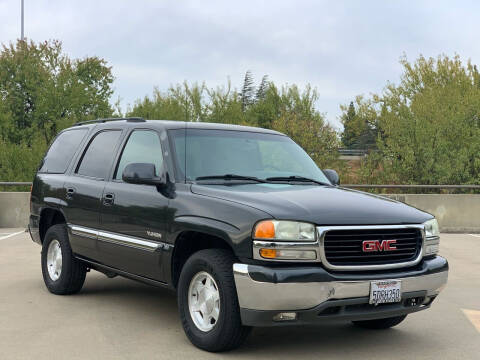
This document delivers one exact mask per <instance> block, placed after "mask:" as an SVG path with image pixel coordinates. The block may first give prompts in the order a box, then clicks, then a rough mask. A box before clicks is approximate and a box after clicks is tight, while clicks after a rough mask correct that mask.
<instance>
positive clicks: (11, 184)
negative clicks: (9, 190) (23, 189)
mask: <svg viewBox="0 0 480 360" xmlns="http://www.w3.org/2000/svg"><path fill="white" fill-rule="evenodd" d="M31 185H32V183H31V182H22V181H20V182H18V181H17V182H15V181H0V186H31Z"/></svg>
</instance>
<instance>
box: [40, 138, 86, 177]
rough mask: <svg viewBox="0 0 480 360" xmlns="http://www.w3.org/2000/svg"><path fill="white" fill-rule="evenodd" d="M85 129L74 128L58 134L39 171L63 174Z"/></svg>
mask: <svg viewBox="0 0 480 360" xmlns="http://www.w3.org/2000/svg"><path fill="white" fill-rule="evenodd" d="M87 131H88V130H87V129H74V130H67V131H64V132H62V133H61V134H60V135H58V137H57V138H56V139H55V141H54V142H53V144H52V146H50V149H48V152H47V155H45V158H44V159H43V162H42V165H41V166H40V169H39V172H43V173H53V174H63V173H64V172H65V171H66V170H67V168H68V165H69V164H70V162H71V161H72V158H73V156H74V155H75V153H76V151H77V149H78V147H79V145H80V143H81V142H82V140H83V138H84V137H85V135H86V134H87Z"/></svg>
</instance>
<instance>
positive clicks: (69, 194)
mask: <svg viewBox="0 0 480 360" xmlns="http://www.w3.org/2000/svg"><path fill="white" fill-rule="evenodd" d="M73 194H75V189H74V188H67V199H72V198H73Z"/></svg>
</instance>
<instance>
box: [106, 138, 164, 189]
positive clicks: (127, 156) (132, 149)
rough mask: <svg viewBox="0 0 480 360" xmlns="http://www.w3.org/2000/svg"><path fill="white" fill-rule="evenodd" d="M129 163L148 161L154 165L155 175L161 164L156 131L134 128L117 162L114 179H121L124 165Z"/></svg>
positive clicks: (160, 150) (160, 148)
mask: <svg viewBox="0 0 480 360" xmlns="http://www.w3.org/2000/svg"><path fill="white" fill-rule="evenodd" d="M131 163H150V164H154V165H155V171H156V175H157V176H159V171H160V169H161V168H162V165H163V155H162V146H161V144H160V139H159V137H158V135H157V133H156V132H154V131H151V130H135V131H134V132H132V134H131V135H130V137H129V138H128V141H127V144H126V145H125V148H124V149H123V153H122V156H121V158H120V161H119V162H118V166H117V171H116V173H115V179H117V180H121V179H122V173H123V170H124V169H125V167H126V166H127V165H128V164H131Z"/></svg>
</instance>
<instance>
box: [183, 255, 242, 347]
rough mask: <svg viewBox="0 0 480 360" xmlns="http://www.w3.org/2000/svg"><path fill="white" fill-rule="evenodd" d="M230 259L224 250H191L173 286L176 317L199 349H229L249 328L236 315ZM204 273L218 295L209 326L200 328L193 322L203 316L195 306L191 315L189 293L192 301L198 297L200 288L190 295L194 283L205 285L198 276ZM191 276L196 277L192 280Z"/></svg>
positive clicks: (236, 305)
mask: <svg viewBox="0 0 480 360" xmlns="http://www.w3.org/2000/svg"><path fill="white" fill-rule="evenodd" d="M234 261H235V260H234V257H233V255H232V253H231V252H230V251H228V250H224V249H207V250H201V251H198V252H196V253H195V254H193V255H192V256H191V257H190V258H189V259H188V260H187V262H186V263H185V265H184V266H183V269H182V272H181V274H180V279H179V282H178V287H177V297H178V309H179V312H180V319H181V321H182V325H183V329H184V330H185V334H186V335H187V337H188V339H189V340H190V341H191V342H192V344H193V345H195V346H197V347H198V348H200V349H203V350H206V351H210V352H220V351H227V350H232V349H234V348H237V347H239V346H240V345H241V344H242V343H243V342H244V341H245V340H246V338H247V336H248V334H249V333H250V330H251V328H250V327H247V326H243V325H242V322H241V319H240V307H239V305H238V298H237V291H236V288H235V280H234V278H233V269H232V265H233V263H234ZM208 276H210V277H211V278H212V279H213V281H212V280H210V284H213V285H212V286H211V287H210V288H209V289H213V291H212V293H215V294H216V292H215V289H217V291H218V295H219V299H217V300H216V302H215V304H218V310H219V312H218V318H217V320H216V321H215V322H214V324H213V325H212V322H213V320H212V322H209V323H208V325H207V326H213V327H212V328H211V329H203V330H202V329H201V328H200V327H199V325H197V324H196V322H197V323H198V322H199V320H198V319H202V318H204V315H203V314H201V310H199V311H198V313H195V312H194V313H193V314H194V315H193V316H194V317H192V312H191V308H190V303H189V297H190V301H191V302H192V303H194V302H195V299H199V300H200V296H201V292H198V293H196V295H197V296H194V295H193V294H195V284H199V286H200V288H201V287H202V286H206V285H201V284H200V282H203V281H202V277H205V278H206V277H208ZM192 280H197V281H193V282H192ZM212 298H213V297H212ZM205 303H207V301H206V302H205ZM210 308H212V307H211V306H210ZM205 309H207V307H205ZM205 311H207V310H205ZM195 315H196V316H195ZM200 315H201V316H200ZM194 318H196V319H197V320H195V319H194Z"/></svg>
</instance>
